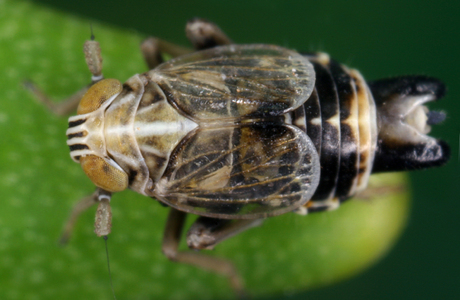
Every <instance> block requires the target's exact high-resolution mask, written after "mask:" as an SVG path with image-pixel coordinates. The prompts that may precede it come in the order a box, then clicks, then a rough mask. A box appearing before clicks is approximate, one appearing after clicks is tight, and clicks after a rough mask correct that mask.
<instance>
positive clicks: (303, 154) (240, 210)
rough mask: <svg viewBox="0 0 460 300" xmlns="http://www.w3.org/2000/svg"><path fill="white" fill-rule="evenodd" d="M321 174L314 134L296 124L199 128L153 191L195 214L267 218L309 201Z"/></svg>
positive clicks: (231, 217) (174, 156) (220, 216)
mask: <svg viewBox="0 0 460 300" xmlns="http://www.w3.org/2000/svg"><path fill="white" fill-rule="evenodd" d="M319 172H320V169H319V159H318V155H317V153H316V150H315V148H314V146H313V144H312V142H311V141H310V138H309V137H308V136H307V135H306V134H305V133H304V132H303V131H301V130H300V129H298V128H296V127H293V126H290V125H273V124H256V125H247V126H240V127H224V128H212V129H211V128H201V129H197V130H196V131H195V132H193V133H192V134H191V135H190V136H189V138H187V139H186V140H184V141H183V142H182V143H181V145H179V146H178V147H177V148H176V150H175V152H174V153H173V155H172V156H171V159H170V162H169V165H168V168H167V169H166V171H165V174H164V175H163V177H162V178H161V180H160V181H159V182H158V183H157V185H156V187H155V193H156V196H157V198H158V199H159V200H161V201H162V202H164V203H166V204H167V205H169V206H172V207H175V208H177V209H179V210H182V211H186V212H190V213H194V214H199V215H204V216H209V217H216V218H226V219H250V218H264V217H268V216H273V215H278V214H282V213H285V212H288V211H292V210H294V209H295V208H297V207H299V206H300V205H302V204H304V203H305V202H306V201H308V200H309V199H310V197H311V196H312V194H313V192H314V191H315V189H316V187H317V185H318V180H319Z"/></svg>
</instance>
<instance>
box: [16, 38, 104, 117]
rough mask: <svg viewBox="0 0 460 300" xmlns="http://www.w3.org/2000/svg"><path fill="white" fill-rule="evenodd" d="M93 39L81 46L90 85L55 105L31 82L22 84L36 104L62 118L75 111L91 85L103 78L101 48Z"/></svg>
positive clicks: (27, 81)
mask: <svg viewBox="0 0 460 300" xmlns="http://www.w3.org/2000/svg"><path fill="white" fill-rule="evenodd" d="M93 38H94V37H93V36H92V37H91V40H88V41H86V42H85V44H84V46H83V53H84V54H85V60H86V64H87V65H88V69H89V71H90V72H91V74H92V77H91V84H89V85H87V86H85V87H83V88H82V89H80V90H79V91H77V92H76V93H75V94H73V95H72V96H70V97H69V98H67V99H65V100H64V101H62V102H59V103H55V102H54V101H51V100H50V99H49V97H48V96H47V95H46V94H45V93H43V92H42V91H41V90H40V89H39V88H38V87H37V86H36V85H35V84H34V83H33V82H31V81H29V80H26V81H24V83H23V84H24V87H25V88H26V89H28V90H29V91H30V92H31V93H32V94H33V95H34V96H35V98H36V99H37V100H38V102H40V103H41V104H43V105H44V106H46V107H47V108H48V109H49V110H50V111H52V112H53V113H54V114H56V115H58V116H63V115H66V114H69V113H70V112H72V111H74V110H76V109H77V107H78V104H79V103H80V100H81V98H82V97H83V95H84V94H85V93H86V91H88V89H89V88H90V87H91V85H93V84H95V83H96V82H98V81H100V80H102V79H103V78H104V77H103V76H102V57H101V48H100V47H99V43H98V42H97V41H95V40H93Z"/></svg>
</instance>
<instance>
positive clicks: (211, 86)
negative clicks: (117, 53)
mask: <svg viewBox="0 0 460 300" xmlns="http://www.w3.org/2000/svg"><path fill="white" fill-rule="evenodd" d="M197 26H198V27H200V26H201V29H203V28H208V27H206V26H211V28H212V30H210V31H206V30H204V31H203V30H198V31H197V30H195V29H196V27H197ZM213 26H214V25H212V24H210V23H206V22H203V21H201V20H195V21H193V22H192V23H190V24H189V27H188V33H189V36H191V40H192V42H193V43H194V45H195V47H196V48H197V49H203V48H205V50H202V51H198V52H194V53H191V54H186V55H183V56H179V57H177V58H175V59H172V60H170V61H168V62H165V63H163V64H161V65H159V66H157V64H158V63H157V62H152V61H153V58H155V57H156V56H157V53H156V52H155V53H153V54H152V53H151V51H150V50H145V49H149V47H148V46H149V45H148V44H144V46H145V47H144V54H145V56H146V59H147V61H148V62H149V66H150V67H152V70H151V71H148V72H146V73H144V74H140V75H134V76H133V77H131V78H130V79H129V80H128V81H127V82H126V83H125V84H121V83H120V82H119V81H117V80H114V79H103V80H101V81H98V82H97V83H95V84H94V85H93V86H92V87H91V88H90V89H89V90H88V91H87V93H86V94H85V96H84V97H83V98H82V100H81V102H80V104H79V108H78V115H77V116H74V117H71V118H70V119H69V129H68V130H67V137H68V141H67V143H68V145H69V147H70V150H71V157H72V158H73V159H74V160H75V161H76V162H79V163H80V164H81V166H82V168H83V170H84V171H85V173H86V174H87V175H88V177H89V178H90V179H91V180H92V181H93V182H94V184H95V185H96V186H98V191H97V192H96V193H95V194H93V195H94V197H93V199H94V201H95V202H98V201H97V200H100V202H101V203H102V204H101V207H100V209H98V219H97V221H96V223H97V226H99V227H98V228H97V229H96V232H97V233H98V234H99V235H106V234H108V233H109V232H110V211H109V208H110V207H109V206H108V201H107V199H110V194H111V193H112V192H118V191H121V190H124V189H126V188H130V189H132V190H134V191H136V192H138V193H140V194H143V195H146V196H149V197H152V198H155V199H157V200H159V201H161V202H162V203H164V204H166V205H167V206H170V207H172V209H171V213H170V217H169V219H168V223H167V225H166V231H165V239H164V242H163V252H164V253H165V254H166V255H167V256H168V257H169V258H170V259H173V260H177V261H180V262H185V263H190V264H194V265H197V266H200V267H203V268H205V269H209V270H212V271H214V272H217V273H221V274H224V275H227V276H228V277H229V278H230V280H231V282H232V285H233V286H234V287H235V288H236V289H237V290H242V283H241V282H240V279H239V277H238V276H237V273H236V271H235V270H234V268H233V266H232V265H231V264H230V263H228V262H226V261H222V260H220V259H216V258H212V257H206V258H203V256H200V254H196V253H184V252H179V251H178V250H177V244H178V240H177V239H178V236H180V234H179V233H180V231H181V228H182V226H183V220H184V218H185V215H186V213H192V214H197V215H200V216H202V217H201V218H198V220H197V221H196V223H195V224H194V225H193V226H192V228H191V229H190V231H189V234H188V237H187V241H188V244H189V246H190V247H191V248H196V249H202V248H212V247H214V246H215V245H216V244H217V243H219V242H220V241H222V240H224V239H225V238H228V237H230V236H232V235H234V234H236V233H238V232H240V231H242V230H245V229H247V228H250V227H251V226H255V225H257V224H259V223H260V220H261V219H263V218H266V217H270V216H275V215H279V214H283V213H287V212H291V211H296V212H299V213H307V212H309V211H320V210H328V209H333V208H336V207H338V205H339V203H340V202H341V201H343V200H346V199H348V198H350V197H351V196H353V195H355V194H356V193H357V192H359V191H362V190H363V189H365V187H366V185H367V181H368V178H369V175H370V174H371V173H372V172H381V171H398V170H412V169H419V168H427V167H431V166H438V165H441V164H443V163H445V162H446V161H447V160H448V158H449V148H448V146H447V144H446V143H445V142H443V141H439V140H436V139H434V138H432V137H429V136H428V135H427V133H428V132H429V130H430V127H429V125H430V124H434V123H438V122H440V121H442V119H443V118H444V115H443V114H442V113H438V112H429V111H428V109H427V108H426V106H424V105H423V104H424V103H426V102H428V101H432V100H436V99H438V98H441V97H442V96H443V95H444V90H445V88H444V85H443V84H442V83H441V82H439V81H438V80H436V79H433V78H429V77H424V76H406V77H400V78H395V79H387V80H380V81H376V82H371V83H366V82H365V81H364V79H363V77H362V76H361V75H360V73H359V72H358V71H356V70H349V69H348V68H347V67H345V66H342V65H340V64H338V63H337V62H335V61H333V60H331V59H329V57H328V56H327V55H326V54H305V55H301V54H299V53H297V52H295V51H292V50H288V49H285V48H282V47H278V46H273V45H232V44H229V43H230V42H229V39H228V38H226V37H225V36H224V35H223V33H222V32H220V31H219V30H218V28H217V27H215V26H214V27H213ZM203 32H204V33H203ZM203 34H204V35H205V38H203V36H202V35H203ZM216 45H221V46H218V47H213V46H216ZM154 46H155V45H154ZM153 48H155V47H153ZM160 48H161V47H160ZM207 48H209V49H207ZM87 52H89V54H91V55H88V56H90V57H97V55H93V54H94V53H92V52H93V51H92V50H91V51H87ZM87 54H88V53H87ZM93 64H96V65H97V63H89V65H90V66H91V65H93ZM93 74H94V75H97V76H99V73H98V71H94V72H93ZM97 80H98V79H96V81H97Z"/></svg>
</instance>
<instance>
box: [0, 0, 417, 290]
mask: <svg viewBox="0 0 460 300" xmlns="http://www.w3.org/2000/svg"><path fill="white" fill-rule="evenodd" d="M92 26H93V28H94V32H95V35H96V38H97V40H98V41H99V42H100V44H101V48H102V54H103V57H104V74H105V76H106V77H108V78H110V77H114V78H118V79H120V80H122V81H123V80H126V79H127V78H129V77H130V76H131V75H133V74H135V73H141V72H144V71H146V67H145V64H144V62H143V61H142V58H141V55H140V51H139V43H140V42H141V40H142V37H141V36H139V35H138V34H136V33H133V32H129V31H126V30H121V29H118V28H113V27H108V26H105V25H103V24H99V23H95V22H93V23H92ZM89 36H90V21H89V20H82V19H78V18H76V17H74V16H71V15H67V14H63V13H59V12H56V11H51V10H49V9H46V8H43V7H40V6H37V5H34V4H31V3H29V2H22V1H7V0H0V70H1V71H2V80H0V99H1V100H0V134H1V138H2V147H1V156H0V165H1V172H0V185H1V191H2V208H1V210H0V282H1V284H0V297H1V298H2V299H38V298H43V299H59V298H62V299H85V298H86V299H111V298H112V297H113V296H112V294H111V291H110V283H109V279H108V278H109V276H108V272H107V266H106V255H105V249H104V242H103V240H102V239H100V238H97V237H96V236H95V234H94V233H93V223H94V212H95V209H90V210H88V211H87V212H85V213H84V214H83V215H82V217H81V218H80V220H79V222H78V225H77V227H76V230H75V233H74V236H73V237H72V239H71V240H70V242H69V245H67V246H66V247H59V246H58V244H57V241H58V238H59V234H60V231H61V229H62V225H63V223H64V222H65V220H66V218H67V217H68V214H69V213H70V210H71V208H72V206H73V205H74V204H75V203H76V202H77V200H78V199H80V198H81V197H83V196H85V195H87V194H90V193H91V192H92V191H93V189H94V186H93V185H92V183H91V182H90V181H89V180H88V179H87V178H86V177H85V175H84V174H83V172H82V171H81V169H80V167H79V166H78V165H77V164H75V163H73V162H72V160H71V159H70V157H69V153H68V149H67V146H66V143H65V140H66V137H65V130H66V127H67V120H66V118H62V117H57V116H54V115H52V114H51V113H50V112H49V111H47V109H45V108H44V107H43V106H42V105H40V104H39V103H38V102H37V101H35V99H34V98H33V97H32V96H31V94H30V93H28V92H27V91H26V90H25V89H24V88H23V87H22V84H21V83H22V81H23V80H25V79H30V80H32V81H33V82H34V83H35V84H37V86H39V87H40V88H41V89H42V90H43V91H44V92H45V93H46V94H48V95H50V96H51V97H52V98H53V99H56V100H59V99H63V98H65V97H67V96H69V95H71V94H72V93H73V92H74V91H76V90H78V89H79V88H80V87H82V86H83V85H85V84H87V83H88V82H89V81H90V73H89V71H88V70H87V67H86V65H85V62H84V57H83V53H82V45H83V43H84V41H85V40H86V39H88V38H89ZM405 183H406V177H405V176H404V175H400V174H399V175H385V176H379V177H374V178H373V181H372V185H373V187H372V189H371V191H370V192H368V193H367V196H366V198H367V199H365V200H362V199H361V200H352V201H349V202H348V203H347V204H345V205H343V206H342V207H341V208H340V209H339V210H337V211H333V212H327V213H317V214H312V215H310V216H299V215H296V214H286V215H283V216H279V217H276V218H270V219H268V220H266V221H265V223H264V224H263V225H262V226H261V227H258V228H254V229H251V230H249V231H247V232H244V233H242V234H240V235H238V236H236V237H234V238H232V239H230V240H228V241H225V242H224V243H222V244H220V245H218V246H217V247H216V250H215V251H211V252H209V254H210V255H215V256H218V257H223V258H228V259H229V260H231V261H232V262H234V263H235V264H236V266H237V267H238V269H239V270H240V272H241V274H242V276H243V278H244V280H245V282H246V285H247V288H248V290H249V292H250V293H251V294H252V295H256V296H264V295H276V294H281V293H286V292H292V291H298V290H304V289H308V288H316V287H319V286H324V285H328V284H332V283H334V282H337V281H339V280H342V279H345V278H348V277H350V276H352V275H353V274H356V273H358V272H360V271H361V270H363V269H365V268H366V267H368V266H369V265H371V264H372V263H373V262H375V261H376V260H377V259H378V258H379V257H381V256H382V254H384V253H385V252H386V251H387V250H388V249H389V248H390V247H391V245H392V244H393V243H394V241H395V239H396V238H397V237H398V236H399V234H400V232H401V229H402V228H403V227H404V224H405V221H406V218H407V214H408V208H409V200H408V199H409V197H408V192H407V191H406V190H405V189H404V186H405ZM112 209H113V231H112V234H111V235H110V238H109V241H108V245H109V253H110V259H111V269H112V277H113V285H114V288H115V293H116V295H117V297H118V298H119V299H166V298H168V299H211V298H212V299H216V298H219V299H227V298H232V297H233V293H232V291H231V289H230V287H229V285H228V282H227V280H226V279H225V278H222V277H220V276H216V275H214V274H211V273H208V272H206V271H202V270H199V269H197V268H195V267H191V266H187V265H180V264H176V263H172V262H169V261H168V260H167V259H166V258H165V257H164V256H163V255H162V254H161V239H162V234H163V233H162V232H163V229H164V223H165V219H166V214H167V209H166V208H164V207H162V206H161V205H159V204H158V203H157V202H156V201H154V200H152V199H149V198H145V197H143V196H140V195H137V194H135V193H133V192H131V191H126V192H122V193H119V194H116V195H115V196H114V197H113V200H112ZM191 219H192V218H191ZM191 221H192V220H189V223H190V222H191ZM181 248H182V249H184V250H185V249H186V246H185V244H182V245H181Z"/></svg>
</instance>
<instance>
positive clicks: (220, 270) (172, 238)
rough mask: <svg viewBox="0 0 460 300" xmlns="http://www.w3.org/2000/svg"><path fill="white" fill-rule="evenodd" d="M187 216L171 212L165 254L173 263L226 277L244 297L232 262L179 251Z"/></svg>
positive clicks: (167, 222)
mask: <svg viewBox="0 0 460 300" xmlns="http://www.w3.org/2000/svg"><path fill="white" fill-rule="evenodd" d="M186 216H187V214H186V213H184V212H181V211H179V210H176V209H173V208H172V209H171V210H170V212H169V215H168V220H167V221H166V228H165V232H164V237H163V246H162V250H163V253H164V254H165V255H166V257H167V258H168V259H170V260H172V261H177V262H180V263H186V264H190V265H194V266H196V267H199V268H201V269H204V270H208V271H210V272H214V273H217V274H220V275H224V276H226V277H227V278H228V279H229V280H230V284H231V286H232V287H233V289H234V290H235V291H236V292H237V294H238V295H239V296H240V297H244V295H245V293H244V289H243V282H242V280H241V278H240V276H239V275H238V273H237V271H236V269H235V267H234V265H233V264H232V263H231V262H229V261H227V260H224V259H220V258H217V257H212V256H208V255H204V254H201V253H196V252H189V251H179V250H178V247H179V242H180V238H181V234H182V229H183V228H184V222H185V219H186Z"/></svg>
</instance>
